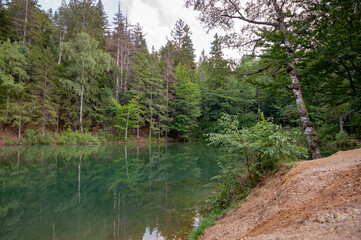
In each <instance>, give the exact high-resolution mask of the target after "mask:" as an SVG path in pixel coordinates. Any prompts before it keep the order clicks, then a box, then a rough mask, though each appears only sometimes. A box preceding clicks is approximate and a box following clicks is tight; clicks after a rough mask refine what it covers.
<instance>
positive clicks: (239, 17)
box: [222, 0, 278, 27]
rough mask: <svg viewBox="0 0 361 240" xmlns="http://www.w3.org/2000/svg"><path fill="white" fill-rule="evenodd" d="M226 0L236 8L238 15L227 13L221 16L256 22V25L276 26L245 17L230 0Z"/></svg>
mask: <svg viewBox="0 0 361 240" xmlns="http://www.w3.org/2000/svg"><path fill="white" fill-rule="evenodd" d="M228 1H229V2H230V3H231V4H232V5H233V7H234V8H235V10H236V12H237V13H238V15H239V16H231V15H229V14H223V15H222V16H223V17H228V18H236V19H240V20H243V21H245V22H248V23H252V24H258V25H267V26H272V27H277V26H278V25H277V24H276V23H270V22H262V21H255V20H251V19H248V18H245V17H244V16H243V14H242V13H241V11H240V10H239V8H238V7H237V5H236V4H235V3H234V2H233V1H232V0H228Z"/></svg>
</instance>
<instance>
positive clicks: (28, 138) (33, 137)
mask: <svg viewBox="0 0 361 240" xmlns="http://www.w3.org/2000/svg"><path fill="white" fill-rule="evenodd" d="M22 142H23V144H26V145H36V144H38V136H37V134H36V132H35V130H34V129H31V128H28V129H26V131H25V136H24V137H23V139H22Z"/></svg>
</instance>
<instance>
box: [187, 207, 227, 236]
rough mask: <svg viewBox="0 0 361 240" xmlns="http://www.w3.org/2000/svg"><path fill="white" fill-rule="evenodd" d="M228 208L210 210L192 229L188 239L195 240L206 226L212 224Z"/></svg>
mask: <svg viewBox="0 0 361 240" xmlns="http://www.w3.org/2000/svg"><path fill="white" fill-rule="evenodd" d="M228 210H229V209H216V210H213V211H212V212H210V213H209V214H208V215H207V216H206V217H205V218H203V219H202V220H201V221H200V223H199V225H198V227H196V228H195V229H193V231H192V232H191V234H190V235H189V239H190V240H197V239H198V237H199V236H200V235H202V233H203V232H204V230H205V229H206V228H207V227H210V226H212V225H214V224H215V223H216V222H217V219H218V218H219V217H221V216H223V215H224V214H226V212H227V211H228Z"/></svg>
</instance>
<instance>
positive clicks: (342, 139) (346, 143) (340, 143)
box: [333, 131, 357, 149]
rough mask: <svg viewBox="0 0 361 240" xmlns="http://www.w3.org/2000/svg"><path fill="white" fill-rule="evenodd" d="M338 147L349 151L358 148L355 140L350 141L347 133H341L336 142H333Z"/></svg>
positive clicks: (338, 134) (337, 135)
mask: <svg viewBox="0 0 361 240" xmlns="http://www.w3.org/2000/svg"><path fill="white" fill-rule="evenodd" d="M333 143H334V144H335V145H336V146H337V147H339V148H343V149H347V148H355V147H357V142H356V141H355V140H350V139H349V137H348V134H347V132H345V131H344V132H339V133H337V134H336V137H335V141H334V142H333Z"/></svg>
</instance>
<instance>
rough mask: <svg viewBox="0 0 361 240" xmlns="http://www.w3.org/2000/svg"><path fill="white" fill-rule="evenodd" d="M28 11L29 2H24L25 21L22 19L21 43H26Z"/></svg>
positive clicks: (27, 0) (26, 0)
mask: <svg viewBox="0 0 361 240" xmlns="http://www.w3.org/2000/svg"><path fill="white" fill-rule="evenodd" d="M28 10H29V0H25V19H24V35H23V43H24V44H25V42H26V27H27V25H28Z"/></svg>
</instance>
